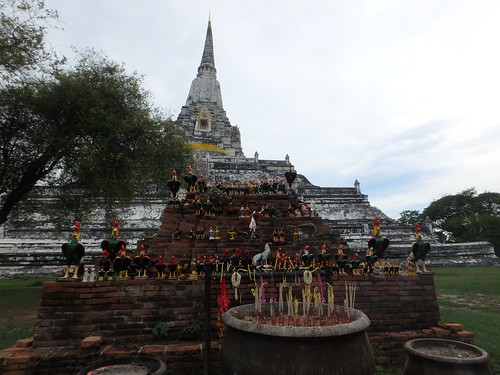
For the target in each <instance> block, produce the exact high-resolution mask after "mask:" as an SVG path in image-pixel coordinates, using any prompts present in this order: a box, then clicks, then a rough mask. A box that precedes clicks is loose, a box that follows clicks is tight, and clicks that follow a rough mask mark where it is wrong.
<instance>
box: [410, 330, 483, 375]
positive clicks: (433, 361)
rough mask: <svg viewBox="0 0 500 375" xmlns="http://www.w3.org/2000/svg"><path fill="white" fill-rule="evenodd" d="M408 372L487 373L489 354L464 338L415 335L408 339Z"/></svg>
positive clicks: (428, 374) (424, 374)
mask: <svg viewBox="0 0 500 375" xmlns="http://www.w3.org/2000/svg"><path fill="white" fill-rule="evenodd" d="M405 350H406V354H407V357H406V363H405V374H406V375H417V374H418V375H434V374H439V375H487V374H489V373H490V372H489V370H488V361H489V359H490V356H489V355H488V353H486V352H485V351H484V350H483V349H481V348H478V347H477V346H474V345H471V344H467V343H465V342H461V341H455V340H444V339H430V338H429V339H415V340H410V341H408V342H406V344H405Z"/></svg>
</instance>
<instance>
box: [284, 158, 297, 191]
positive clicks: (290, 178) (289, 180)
mask: <svg viewBox="0 0 500 375" xmlns="http://www.w3.org/2000/svg"><path fill="white" fill-rule="evenodd" d="M285 178H286V182H287V183H288V190H292V185H293V182H294V181H295V179H296V178H297V172H295V171H292V165H291V164H288V172H286V173H285Z"/></svg>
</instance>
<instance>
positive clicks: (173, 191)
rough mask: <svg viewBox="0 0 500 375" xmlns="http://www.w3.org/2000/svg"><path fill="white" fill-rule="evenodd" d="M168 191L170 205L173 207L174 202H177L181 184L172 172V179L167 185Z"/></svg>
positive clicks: (175, 173) (174, 172)
mask: <svg viewBox="0 0 500 375" xmlns="http://www.w3.org/2000/svg"><path fill="white" fill-rule="evenodd" d="M167 186H168V189H169V190H170V204H171V205H173V203H174V202H178V201H179V189H180V187H181V182H180V181H179V180H178V179H177V172H176V171H175V169H174V171H173V172H172V179H171V180H169V181H168V183H167Z"/></svg>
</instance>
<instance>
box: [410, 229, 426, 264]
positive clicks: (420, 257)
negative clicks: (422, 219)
mask: <svg viewBox="0 0 500 375" xmlns="http://www.w3.org/2000/svg"><path fill="white" fill-rule="evenodd" d="M420 231H421V229H420V225H418V224H416V225H415V238H416V240H417V241H416V242H414V243H413V251H412V253H411V254H410V257H409V258H410V259H411V260H412V261H413V262H414V263H415V267H416V268H417V271H416V272H417V273H419V272H420V268H419V267H418V265H419V263H420V264H422V269H423V272H427V268H425V258H426V257H427V254H428V253H429V251H430V250H431V245H430V244H429V243H428V242H424V239H423V238H422V235H421V234H420Z"/></svg>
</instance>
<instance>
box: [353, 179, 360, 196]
mask: <svg viewBox="0 0 500 375" xmlns="http://www.w3.org/2000/svg"><path fill="white" fill-rule="evenodd" d="M354 187H355V188H356V193H357V194H361V188H360V183H359V181H358V180H356V181H354Z"/></svg>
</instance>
